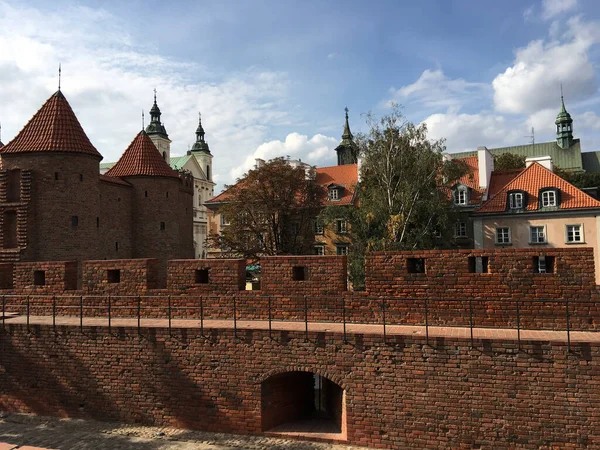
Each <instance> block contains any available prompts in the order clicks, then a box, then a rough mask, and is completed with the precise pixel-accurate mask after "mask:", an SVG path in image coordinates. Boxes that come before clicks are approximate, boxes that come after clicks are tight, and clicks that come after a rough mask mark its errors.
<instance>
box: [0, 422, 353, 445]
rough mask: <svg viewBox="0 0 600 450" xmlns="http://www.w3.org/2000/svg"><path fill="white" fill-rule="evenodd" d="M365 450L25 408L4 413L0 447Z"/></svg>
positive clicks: (0, 430)
mask: <svg viewBox="0 0 600 450" xmlns="http://www.w3.org/2000/svg"><path fill="white" fill-rule="evenodd" d="M3 444H4V446H3ZM32 447H33V448H35V449H36V450H41V449H56V450H121V449H123V450H153V449H161V450H163V449H165V450H228V449H244V450H361V449H362V450H364V449H365V448H364V447H354V446H349V445H333V444H324V443H318V442H303V441H296V440H291V439H279V438H272V437H264V436H238V435H233V434H222V433H207V432H202V431H188V430H179V429H175V428H165V427H161V428H158V427H142V426H132V425H122V424H112V423H103V422H96V421H93V420H78V419H57V418H50V417H37V416H30V415H25V414H14V415H9V416H8V417H5V418H3V419H0V450H12V449H14V448H18V449H19V450H33V448H32Z"/></svg>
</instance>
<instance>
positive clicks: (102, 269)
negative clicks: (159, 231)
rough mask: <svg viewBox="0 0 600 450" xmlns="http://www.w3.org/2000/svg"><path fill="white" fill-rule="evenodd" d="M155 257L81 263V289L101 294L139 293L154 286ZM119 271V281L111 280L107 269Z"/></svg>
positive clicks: (155, 274) (156, 262)
mask: <svg viewBox="0 0 600 450" xmlns="http://www.w3.org/2000/svg"><path fill="white" fill-rule="evenodd" d="M157 269H158V261H157V260H156V259H113V260H109V261H85V262H84V263H83V290H84V292H86V293H94V294H103V295H139V294H143V293H145V292H146V291H148V289H153V288H155V287H156V278H157V271H158V270H157ZM115 270H118V271H119V275H120V281H119V282H114V280H113V282H111V280H109V273H108V272H109V271H115Z"/></svg>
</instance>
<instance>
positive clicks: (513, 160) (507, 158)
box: [494, 153, 525, 170]
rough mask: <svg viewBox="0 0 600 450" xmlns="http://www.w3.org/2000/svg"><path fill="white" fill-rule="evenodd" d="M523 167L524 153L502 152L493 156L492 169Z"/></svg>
mask: <svg viewBox="0 0 600 450" xmlns="http://www.w3.org/2000/svg"><path fill="white" fill-rule="evenodd" d="M524 168H525V155H515V154H514V153H502V154H501V155H499V156H496V157H495V158H494V170H516V169H524Z"/></svg>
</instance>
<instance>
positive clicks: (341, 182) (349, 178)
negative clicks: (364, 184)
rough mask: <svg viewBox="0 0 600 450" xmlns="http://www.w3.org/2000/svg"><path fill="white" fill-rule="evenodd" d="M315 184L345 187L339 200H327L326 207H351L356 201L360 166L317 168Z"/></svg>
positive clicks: (347, 165) (345, 165) (344, 165)
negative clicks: (355, 193)
mask: <svg viewBox="0 0 600 450" xmlns="http://www.w3.org/2000/svg"><path fill="white" fill-rule="evenodd" d="M315 183H317V184H319V185H321V186H323V187H328V186H330V185H331V184H335V185H338V186H343V187H344V192H343V195H342V197H341V198H340V199H339V200H331V201H330V200H327V201H325V205H350V204H352V203H353V201H354V190H355V188H356V185H357V184H358V164H343V165H341V166H330V167H317V174H316V177H315Z"/></svg>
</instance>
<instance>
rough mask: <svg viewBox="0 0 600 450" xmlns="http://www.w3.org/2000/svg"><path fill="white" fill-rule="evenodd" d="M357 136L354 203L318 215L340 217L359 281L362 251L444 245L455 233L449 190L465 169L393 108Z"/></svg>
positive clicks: (353, 273)
mask: <svg viewBox="0 0 600 450" xmlns="http://www.w3.org/2000/svg"><path fill="white" fill-rule="evenodd" d="M368 124H369V132H368V134H366V135H361V136H358V137H357V145H358V148H359V152H360V155H361V157H362V161H363V162H362V167H361V181H360V186H359V189H358V193H359V201H360V207H359V208H354V209H352V208H345V209H344V208H342V207H333V208H331V207H330V208H327V209H326V210H325V211H323V213H322V214H321V220H323V221H324V222H327V221H330V220H331V219H332V218H334V217H338V218H339V217H344V218H346V220H348V221H349V223H350V226H351V232H352V235H353V237H354V244H353V245H352V247H351V249H350V257H349V266H350V280H351V282H352V283H353V285H354V286H355V288H356V287H359V288H360V286H361V285H362V283H363V282H364V268H363V267H364V264H363V261H364V255H365V252H366V251H373V250H402V249H411V250H412V249H423V248H439V247H445V246H449V244H450V243H451V242H452V240H453V235H454V221H455V213H456V211H455V209H454V208H453V207H452V202H451V197H452V196H451V190H450V187H452V186H454V185H455V184H456V183H457V181H458V180H459V179H460V177H461V176H463V175H464V174H466V173H467V168H466V165H465V164H464V163H462V162H461V161H460V160H446V159H445V158H444V155H443V152H444V150H445V146H444V141H443V140H437V141H435V140H434V141H431V140H429V139H428V138H427V127H426V125H425V124H422V125H419V126H416V125H413V124H412V123H408V122H406V121H405V119H404V117H403V115H402V114H401V113H400V111H399V110H398V108H397V107H395V108H394V110H393V111H392V113H391V114H389V115H387V116H384V117H383V118H381V119H380V120H379V121H376V120H375V119H374V118H373V116H372V115H369V117H368Z"/></svg>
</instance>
